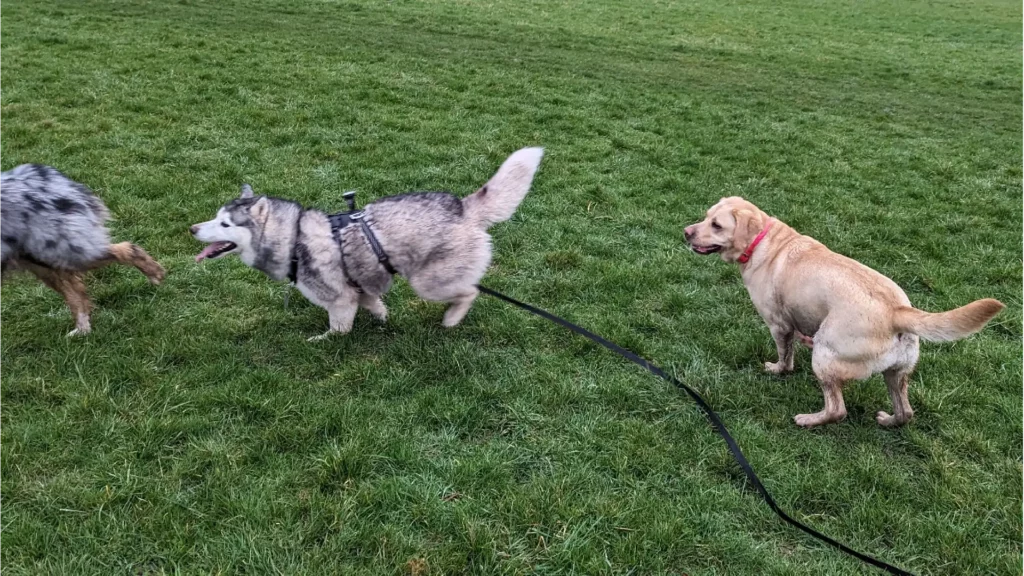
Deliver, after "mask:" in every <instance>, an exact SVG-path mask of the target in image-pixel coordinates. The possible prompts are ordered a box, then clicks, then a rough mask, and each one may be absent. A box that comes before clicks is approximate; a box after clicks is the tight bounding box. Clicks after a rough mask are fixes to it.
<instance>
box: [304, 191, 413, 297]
mask: <svg viewBox="0 0 1024 576" xmlns="http://www.w3.org/2000/svg"><path fill="white" fill-rule="evenodd" d="M342 198H344V199H345V203H346V204H348V211H347V212H338V213H337V214H328V216H327V221H328V222H330V223H331V234H332V235H333V236H334V241H335V242H337V243H338V247H339V248H341V246H342V240H341V231H342V230H344V229H345V227H346V226H348V225H349V224H354V223H358V224H359V227H360V229H362V231H363V235H364V236H366V241H367V242H369V243H370V248H371V249H372V250H373V253H374V254H375V255H376V256H377V261H378V262H380V264H381V266H383V267H384V269H385V270H387V271H388V274H397V273H398V271H397V270H395V267H394V266H392V265H391V259H390V258H388V255H387V253H386V252H384V248H382V247H381V245H380V241H379V240H377V235H376V234H374V233H373V229H372V228H370V225H369V224H367V223H366V219H365V218H364V216H365V213H364V212H363V211H362V210H356V193H355V191H352V192H345V193H344V194H343V195H342ZM301 220H302V215H301V214H300V215H299V219H298V220H296V221H295V247H297V246H298V245H299V222H300V221H301ZM341 268H342V271H343V272H344V273H345V279H346V281H347V282H348V285H349V286H352V287H353V288H355V289H356V290H358V291H360V292H362V291H363V289H362V288H360V287H359V283H358V282H356V281H355V280H353V279H352V277H351V276H349V274H348V270H347V269H346V267H345V253H344V251H342V256H341ZM298 272H299V255H298V253H297V251H296V249H295V248H294V247H293V248H292V260H291V263H290V265H289V268H288V281H289V282H291V283H292V284H295V282H296V279H297V278H298Z"/></svg>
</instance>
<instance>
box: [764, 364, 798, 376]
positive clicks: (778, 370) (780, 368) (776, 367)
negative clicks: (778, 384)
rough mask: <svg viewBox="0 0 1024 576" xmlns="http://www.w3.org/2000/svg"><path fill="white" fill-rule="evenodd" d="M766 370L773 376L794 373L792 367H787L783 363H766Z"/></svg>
mask: <svg viewBox="0 0 1024 576" xmlns="http://www.w3.org/2000/svg"><path fill="white" fill-rule="evenodd" d="M764 369H765V370H766V371H767V372H769V373H771V374H785V373H787V372H792V371H793V367H792V366H786V365H785V364H783V363H782V362H765V363H764Z"/></svg>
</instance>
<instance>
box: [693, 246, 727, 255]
mask: <svg viewBox="0 0 1024 576" xmlns="http://www.w3.org/2000/svg"><path fill="white" fill-rule="evenodd" d="M690 249H691V250H693V251H694V252H696V253H697V254H703V255H708V254H714V253H715V252H718V251H719V250H721V249H722V247H721V246H719V245H718V244H712V245H711V246H697V245H696V244H690Z"/></svg>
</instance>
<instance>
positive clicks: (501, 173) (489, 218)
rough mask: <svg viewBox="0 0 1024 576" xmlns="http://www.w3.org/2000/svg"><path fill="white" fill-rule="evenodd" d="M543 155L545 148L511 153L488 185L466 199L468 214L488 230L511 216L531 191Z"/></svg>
mask: <svg viewBox="0 0 1024 576" xmlns="http://www.w3.org/2000/svg"><path fill="white" fill-rule="evenodd" d="M543 156H544V149H543V148H523V149H522V150H519V151H518V152H516V153H515V154H512V155H511V156H509V157H508V159H507V160H505V162H504V163H502V165H501V167H500V168H498V172H497V173H496V174H495V175H494V177H492V178H491V179H490V180H489V181H488V182H487V184H484V185H483V187H482V188H480V189H479V190H477V191H476V192H474V193H473V194H470V195H469V196H467V197H466V198H464V199H463V200H462V206H463V208H464V209H465V211H466V217H467V218H470V219H472V220H475V221H476V222H479V223H480V225H481V226H482V227H483V228H484V229H485V230H486V229H487V228H490V227H491V225H493V224H497V223H498V222H504V221H505V220H508V219H509V218H511V217H512V215H513V214H515V211H516V208H518V207H519V203H520V202H522V201H523V198H525V197H526V193H527V192H529V191H530V183H531V182H533V175H534V174H535V173H536V172H537V168H538V167H540V160H541V158H542V157H543Z"/></svg>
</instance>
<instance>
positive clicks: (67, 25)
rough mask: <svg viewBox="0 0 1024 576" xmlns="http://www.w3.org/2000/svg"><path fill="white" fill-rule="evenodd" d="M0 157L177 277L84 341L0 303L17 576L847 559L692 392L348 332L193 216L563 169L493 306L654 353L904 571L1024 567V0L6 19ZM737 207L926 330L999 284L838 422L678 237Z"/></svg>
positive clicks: (843, 566) (420, 307)
mask: <svg viewBox="0 0 1024 576" xmlns="http://www.w3.org/2000/svg"><path fill="white" fill-rule="evenodd" d="M3 12H4V19H3V35H2V41H0V44H2V88H3V95H2V144H3V156H2V164H3V168H4V169H8V168H11V167H13V166H15V165H16V164H19V163H22V162H42V163H48V164H52V165H54V166H57V167H58V168H60V169H61V170H63V171H65V172H66V173H67V174H69V175H70V176H72V177H74V178H76V179H79V180H81V181H83V182H86V183H87V184H89V185H90V186H92V187H93V188H94V189H95V190H97V192H98V193H99V194H100V195H101V196H102V197H103V198H104V199H105V200H106V202H107V203H108V205H109V206H110V208H111V210H112V211H113V212H114V213H115V214H116V216H117V219H116V221H114V222H113V223H112V230H113V231H114V235H115V237H116V238H117V239H119V240H132V241H135V242H138V243H139V244H141V245H142V246H144V247H145V248H146V249H147V250H149V251H150V253H152V254H153V255H154V256H155V257H156V258H157V259H159V260H160V261H161V262H162V263H164V264H165V265H166V266H167V268H168V272H169V274H168V277H167V281H166V283H165V284H164V285H162V286H159V287H156V288H153V287H151V286H149V285H148V284H147V283H146V281H145V279H144V278H143V277H142V275H140V274H138V273H137V272H135V271H134V270H128V269H123V268H119V269H115V268H110V269H106V270H103V271H100V272H98V273H95V274H93V275H92V276H91V277H90V279H89V282H90V291H91V294H92V295H93V296H94V299H95V301H96V303H97V311H96V313H95V314H94V317H93V326H94V333H93V334H92V335H91V336H89V337H87V338H83V339H67V338H65V337H64V334H65V333H66V332H67V331H68V330H70V329H71V328H72V327H73V323H72V320H71V318H70V315H69V313H68V312H67V310H66V309H65V308H64V306H63V303H62V302H61V300H60V298H59V297H58V296H57V295H56V294H55V293H52V292H50V291H49V290H48V289H46V288H44V287H43V286H42V285H41V284H40V283H38V282H36V281H35V280H33V279H32V278H28V277H16V278H12V279H8V280H7V281H5V283H4V286H3V310H2V323H3V336H4V337H3V339H2V364H3V386H2V419H3V434H2V460H0V462H2V470H0V471H2V480H3V484H2V500H3V510H2V511H3V515H2V539H3V546H2V556H0V560H2V563H3V570H4V573H5V575H9V576H15V575H21V574H104V575H106V574H146V575H152V574H164V573H180V574H271V573H274V574H277V573H280V574H415V575H423V574H434V575H436V574H459V573H471V574H529V573H539V574H570V573H574V574H627V573H633V574H676V575H679V574H689V575H691V576H692V575H696V574H755V573H757V574H849V573H856V572H863V573H872V572H871V571H869V570H868V569H867V568H864V567H863V566H861V565H860V564H858V563H857V562H856V561H854V560H851V559H848V558H847V557H845V556H843V555H841V554H840V553H838V552H836V551H834V550H832V549H829V548H826V547H824V546H823V545H820V544H818V543H817V542H816V541H814V540H811V539H809V538H807V537H804V536H802V535H801V534H800V533H798V532H796V531H794V530H792V529H790V528H787V527H786V526H785V525H784V524H783V523H782V522H781V521H779V520H778V519H776V517H775V516H774V515H773V514H772V513H771V511H770V510H769V509H768V508H767V507H766V506H765V505H764V504H763V502H762V501H761V500H760V499H759V498H758V497H757V495H756V494H755V493H754V492H753V491H752V490H751V489H750V487H749V486H748V485H747V484H746V483H745V480H744V478H743V476H742V474H741V472H740V470H739V468H738V467H737V466H736V465H735V463H734V462H733V461H732V459H731V457H730V456H729V453H728V451H727V450H726V448H725V445H724V443H723V442H722V441H721V440H720V439H719V438H718V437H717V436H716V435H715V433H714V432H713V430H712V429H711V428H710V426H709V425H708V423H707V421H706V420H705V419H704V418H703V417H702V416H701V415H700V413H699V412H698V411H697V409H696V408H695V407H694V406H693V404H692V403H691V402H690V401H688V400H687V399H686V398H684V397H682V396H681V395H680V394H678V393H677V392H676V391H675V390H674V389H673V388H671V387H670V386H669V385H667V384H665V383H663V382H661V381H659V380H657V379H655V378H653V377H651V376H649V375H646V374H645V373H642V372H641V371H640V370H639V369H637V368H636V367H634V366H632V365H629V364H626V363H625V362H623V361H621V360H620V359H618V358H616V357H614V356H612V355H610V354H608V353H607V352H605V351H602V350H600V349H598V348H596V347H595V346H593V345H590V344H588V343H586V342H585V341H583V340H581V339H579V338H577V337H574V336H572V335H570V334H569V333H567V332H565V331H564V330H562V329H560V328H558V327H556V326H553V325H550V324H547V323H545V322H544V321H542V320H539V319H536V318H533V317H530V316H528V315H526V314H524V313H522V312H519V311H516V310H514V309H512V308H511V307H509V306H507V305H505V304H503V303H501V302H498V301H496V300H493V299H489V298H481V299H480V300H479V301H478V303H477V305H476V306H475V307H474V309H473V310H472V311H471V312H470V314H469V316H468V318H467V320H466V322H465V323H464V324H463V325H461V326H460V327H458V328H456V329H454V330H444V329H442V328H441V326H440V320H441V314H442V311H443V308H442V306H440V305H437V304H427V303H423V302H421V301H419V300H418V299H416V298H415V297H414V295H413V294H412V292H411V291H410V289H409V288H408V286H407V285H406V284H404V283H403V282H399V283H398V285H397V286H396V288H395V289H394V290H393V291H392V292H391V293H389V294H388V295H387V297H386V299H385V301H386V303H387V304H388V306H389V307H390V311H391V317H390V319H389V322H388V323H387V324H386V325H380V324H378V323H376V322H375V321H373V320H372V319H371V318H369V317H368V316H367V315H365V313H363V312H361V313H360V315H359V316H358V317H357V319H356V325H355V329H354V330H353V331H352V333H351V334H349V335H347V336H344V337H335V338H332V339H330V340H328V341H326V342H320V343H316V344H309V343H307V342H306V341H305V339H306V337H308V336H312V335H314V334H318V333H320V332H322V331H323V330H324V329H325V328H326V325H327V317H326V313H325V312H324V311H323V310H321V309H319V308H316V307H315V306H313V305H311V304H309V303H308V302H306V301H304V300H303V299H302V298H301V297H298V296H297V295H296V296H295V297H293V298H292V305H291V308H290V309H289V310H288V311H285V310H283V309H282V287H281V286H280V285H277V284H274V283H273V282H271V281H270V280H268V279H267V278H265V277H264V276H262V275H261V274H260V273H258V272H255V271H252V270H249V269H247V268H246V267H245V266H243V265H242V264H241V263H240V262H239V261H238V260H236V259H231V260H222V261H216V262H205V263H203V264H202V265H197V264H195V263H194V262H193V261H192V257H193V255H194V254H196V253H197V252H198V251H199V249H200V245H199V244H198V243H196V242H195V241H193V240H192V239H191V238H190V237H189V235H188V233H187V226H188V225H189V224H192V223H195V222H199V221H202V220H206V219H208V218H210V217H211V216H212V214H213V213H214V211H215V209H216V207H217V206H219V205H220V204H221V203H222V202H223V201H225V200H226V199H228V198H231V197H232V196H234V195H235V194H237V191H238V186H239V185H240V184H241V183H242V182H243V181H247V182H251V183H252V184H253V186H254V187H255V189H256V190H257V191H258V192H263V193H270V194H274V195H280V196H286V197H290V198H295V199H298V200H301V201H303V202H305V203H307V204H309V205H313V206H318V207H321V208H324V209H335V208H341V207H342V201H341V193H342V192H343V191H344V190H348V189H353V188H354V189H358V190H360V191H361V200H362V201H363V202H365V201H367V200H369V199H371V198H374V197H377V196H380V195H385V194H393V193H397V192H403V191H408V190H417V189H419V190H421V189H435V190H438V189H440V190H452V191H454V192H456V193H458V194H468V193H469V192H471V191H472V190H474V189H475V188H476V187H477V186H479V185H480V184H482V183H483V182H484V181H485V180H486V179H487V178H488V177H489V176H490V175H491V174H492V173H493V171H494V170H495V169H496V168H497V166H498V164H499V163H500V162H501V160H502V159H503V158H504V157H505V156H506V155H508V154H509V153H511V152H512V151H513V150H515V149H517V148H520V147H523V146H527V145H542V146H545V147H546V148H547V155H546V157H545V159H544V163H543V164H542V166H541V169H540V172H539V173H538V176H537V179H536V181H535V186H534V188H533V190H532V192H531V193H530V195H529V196H527V198H526V201H525V202H524V203H523V205H522V206H521V207H520V210H519V211H518V213H517V214H516V216H515V217H514V218H513V219H512V220H511V221H510V222H508V223H505V224H501V225H499V226H497V227H495V228H494V229H493V230H492V232H493V235H494V237H495V262H494V265H493V267H492V269H491V271H490V272H489V274H488V276H487V277H486V278H485V283H486V284H488V285H490V286H492V287H494V288H497V289H499V290H502V291H505V292H507V293H510V294H512V295H514V296H516V297H519V298H521V299H523V300H526V301H528V302H531V303H534V304H537V305H539V306H542V307H545V308H547V309H549V310H551V311H553V312H555V313H557V314H560V315H562V316H565V317H567V318H569V319H571V320H573V321H575V322H578V323H580V324H582V325H584V326H586V327H588V328H591V329H593V330H594V331H596V332H598V333H600V334H602V335H605V336H606V337H608V338H610V339H612V340H614V341H616V342H618V343H620V344H621V345H623V346H626V347H628V348H631V349H633V350H634V351H636V352H638V353H640V354H642V355H644V356H645V357H647V358H650V359H652V360H654V361H655V362H656V363H658V364H661V365H664V366H665V367H666V368H669V369H671V371H673V372H674V373H675V374H676V375H678V376H679V377H681V378H683V379H684V380H685V381H686V382H688V383H690V384H691V385H693V386H694V387H696V388H697V389H698V390H700V391H701V392H702V393H704V394H706V396H707V398H708V399H709V401H710V402H711V403H712V405H713V406H714V407H716V408H717V409H718V410H720V412H721V414H722V417H723V418H724V420H725V421H726V423H727V425H728V426H729V427H730V428H731V429H732V431H733V434H734V435H735V436H736V438H737V440H738V441H739V443H740V445H741V446H743V448H744V449H745V450H746V452H747V454H748V456H749V457H750V459H751V461H752V463H753V464H754V466H755V467H756V468H757V469H758V471H759V472H760V473H761V474H762V476H763V478H764V480H765V483H766V484H767V486H768V488H769V489H770V490H772V491H773V492H774V494H775V496H776V497H777V499H778V500H779V502H780V503H781V504H782V505H783V506H784V507H785V508H787V509H788V510H790V511H792V513H793V514H794V516H796V517H797V518H799V519H802V520H804V521H806V522H808V523H810V524H811V525H813V526H815V527H817V528H819V529H821V530H822V531H824V532H826V533H827V534H829V535H831V536H834V537H836V538H837V539H839V540H842V541H845V542H847V543H849V544H850V545H852V546H853V547H855V548H857V549H859V550H862V551H864V552H867V553H870V554H873V555H877V556H879V557H881V558H884V559H886V560H888V561H891V562H893V563H896V564H897V565H900V566H901V567H904V568H907V569H911V570H913V571H915V572H917V573H921V574H968V573H970V574H1020V572H1021V570H1022V561H1021V553H1022V547H1021V540H1022V525H1021V521H1022V519H1021V509H1022V480H1021V479H1022V474H1024V469H1022V458H1021V444H1022V422H1021V421H1022V409H1021V381H1022V374H1021V356H1022V349H1021V348H1022V326H1021V312H1022V311H1021V279H1022V266H1021V262H1022V254H1021V237H1022V220H1021V209H1022V203H1021V154H1022V151H1021V125H1022V113H1021V104H1022V98H1021V66H1022V62H1021V7H1020V3H1019V2H1009V1H1002V0H1000V1H988V0H979V1H967V0H944V1H941V2H924V1H920V0H908V1H906V2H880V1H876V0H867V1H854V0H837V1H835V2H829V3H824V2H817V1H812V0H781V1H777V2H762V3H756V2H749V1H742V0H741V1H738V2H717V1H713V0H694V1H691V2H687V3H683V2H667V1H657V0H656V1H652V2H646V3H643V4H642V5H640V4H635V3H630V2H625V1H622V2H610V1H604V0H602V1H594V2H586V3H583V2H580V3H574V2H564V1H563V2H557V1H556V2H541V1H538V0H525V1H519V2H513V1H510V0H496V1H490V2H470V1H441V0H423V1H416V2H413V1H407V0H394V1H390V2H370V1H366V2H362V1H358V2H327V1H325V2H274V1H268V2H260V3H253V2H239V1H216V2H214V1H209V2H200V1H193V0H182V1H180V2H113V1H110V2H104V1H92V0H87V1H69V0H60V1H50V2H42V1H27V0H9V1H7V2H5V4H4V10H3ZM730 194H741V195H743V196H746V197H748V198H750V199H751V200H753V201H755V202H756V203H758V204H759V205H760V206H761V207H763V208H764V209H766V210H767V211H768V212H769V213H771V214H773V215H775V216H778V217H779V218H780V219H782V220H783V221H785V222H787V223H789V224H791V225H793V226H794V227H796V228H797V229H798V230H801V231H803V232H805V233H807V234H810V235H812V236H814V237H816V238H818V239H820V240H822V241H823V242H825V243H826V244H827V245H829V246H831V247H832V248H833V249H834V250H837V251H839V252H842V253H844V254H847V255H850V256H853V257H855V258H857V259H858V260H860V261H862V262H864V263H866V264H868V265H870V266H872V267H874V268H875V269H877V270H879V271H881V272H883V273H885V274H886V275H888V276H890V277H892V278H893V279H895V280H896V281H897V282H898V283H899V284H900V285H902V286H903V287H904V288H905V289H906V290H907V292H908V294H909V295H910V297H911V300H912V301H913V302H914V303H915V304H916V305H917V306H919V307H921V308H925V309H928V310H936V311H937V310H945V309H949V308H953V307H956V306H959V305H962V304H965V303H967V302H968V301H971V300H974V299H977V298H982V297H995V298H999V299H1000V300H1002V301H1003V302H1005V303H1006V304H1007V305H1008V308H1007V310H1006V311H1004V312H1003V313H1002V314H1001V315H1000V316H999V317H998V318H997V319H996V320H995V321H994V323H993V324H992V325H990V326H989V327H988V328H987V329H986V330H985V331H984V332H982V333H981V334H979V335H978V336H975V337H973V338H971V339H969V340H966V341H962V342H958V343H955V344H946V345H937V344H926V345H924V346H923V350H922V361H921V364H920V366H919V370H918V372H917V373H916V374H915V376H914V377H913V379H912V383H911V392H910V394H911V396H910V398H911V403H912V404H913V406H914V408H915V409H916V419H915V420H914V421H913V422H912V423H911V424H910V425H908V426H906V427H905V428H903V429H900V430H884V429H881V428H880V427H879V426H878V425H876V424H875V421H874V414H875V412H876V411H877V410H879V409H885V410H888V409H889V401H888V398H887V395H886V392H885V389H884V385H883V383H882V382H881V379H880V378H878V377H876V378H873V379H871V380H869V381H866V382H861V383H856V384H853V385H851V386H849V387H848V389H847V392H846V402H847V408H848V409H849V416H848V418H847V419H846V421H844V422H843V423H841V424H837V425H832V426H828V427H825V428H823V429H816V430H813V431H806V430H801V429H798V428H797V427H796V426H795V425H794V424H793V422H792V417H793V415H795V414H797V413H802V412H812V411H817V410H818V409H819V408H820V406H821V402H822V398H821V393H820V391H819V390H818V388H817V385H816V383H815V380H814V377H813V375H812V374H811V371H810V366H809V363H810V362H809V354H808V352H807V351H806V350H801V351H800V352H799V354H798V356H797V372H796V374H794V375H792V376H790V377H787V378H784V379H783V378H777V377H772V376H769V375H767V374H765V373H764V372H763V370H762V362H763V361H765V360H770V359H773V358H772V355H773V354H774V346H773V344H772V341H771V337H770V335H769V333H768V330H767V328H766V327H765V326H764V325H763V323H762V322H761V320H760V319H759V318H758V316H757V314H756V312H755V311H754V309H753V306H752V305H751V304H750V301H749V299H748V297H747V295H746V291H745V290H744V288H743V286H742V284H741V282H740V279H739V273H738V270H737V268H736V267H735V266H730V265H726V264H724V263H722V262H721V261H719V260H717V259H714V258H699V257H697V256H695V255H693V254H691V253H689V252H688V251H687V250H685V249H684V247H683V246H682V243H681V240H682V238H681V236H682V228H683V226H684V225H686V224H688V223H691V222H693V221H695V220H697V219H699V218H700V217H701V216H702V214H703V212H704V210H705V209H706V208H707V207H708V206H709V205H711V204H712V203H714V202H715V201H717V200H718V198H719V197H720V196H723V195H730Z"/></svg>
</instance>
